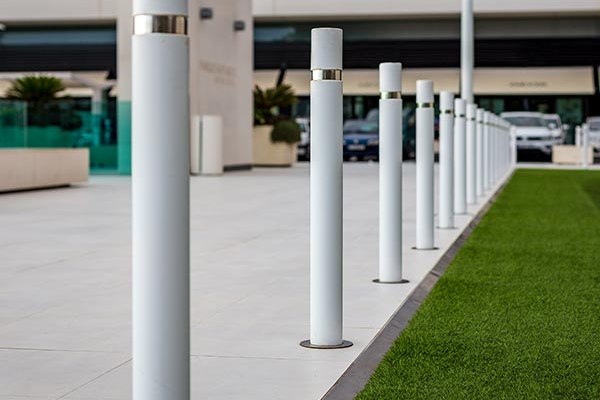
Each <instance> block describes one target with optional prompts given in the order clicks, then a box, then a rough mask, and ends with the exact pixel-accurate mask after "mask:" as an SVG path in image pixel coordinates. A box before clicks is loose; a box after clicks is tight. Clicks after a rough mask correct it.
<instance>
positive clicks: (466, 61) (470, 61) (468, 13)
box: [460, 0, 475, 103]
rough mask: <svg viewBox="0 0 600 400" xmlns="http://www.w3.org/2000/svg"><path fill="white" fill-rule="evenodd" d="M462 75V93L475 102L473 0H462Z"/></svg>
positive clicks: (468, 101) (466, 98)
mask: <svg viewBox="0 0 600 400" xmlns="http://www.w3.org/2000/svg"><path fill="white" fill-rule="evenodd" d="M460 40H461V52H460V54H461V75H460V85H461V90H460V94H461V97H462V99H463V100H465V101H466V102H467V103H473V65H474V53H475V50H474V47H475V44H474V43H475V39H474V28H473V0H462V13H461V35H460Z"/></svg>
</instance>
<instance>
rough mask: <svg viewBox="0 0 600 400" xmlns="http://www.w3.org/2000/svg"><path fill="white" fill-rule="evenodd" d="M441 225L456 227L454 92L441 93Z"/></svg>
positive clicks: (442, 226) (443, 226)
mask: <svg viewBox="0 0 600 400" xmlns="http://www.w3.org/2000/svg"><path fill="white" fill-rule="evenodd" d="M439 227H440V228H441V229H451V228H454V93H451V92H441V93H440V205H439Z"/></svg>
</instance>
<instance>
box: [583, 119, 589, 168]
mask: <svg viewBox="0 0 600 400" xmlns="http://www.w3.org/2000/svg"><path fill="white" fill-rule="evenodd" d="M589 136H590V135H589V129H588V126H587V124H583V125H582V126H581V150H582V155H581V156H582V158H581V160H582V163H581V164H582V165H583V168H586V169H587V168H588V166H589V160H588V156H589V153H590V149H589V147H590V137H589Z"/></svg>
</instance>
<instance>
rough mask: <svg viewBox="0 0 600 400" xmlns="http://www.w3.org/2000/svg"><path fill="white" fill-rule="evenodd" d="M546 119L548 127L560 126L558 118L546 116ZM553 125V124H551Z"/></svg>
mask: <svg viewBox="0 0 600 400" xmlns="http://www.w3.org/2000/svg"><path fill="white" fill-rule="evenodd" d="M544 121H545V122H546V126H547V127H548V128H558V127H559V126H560V122H559V121H558V118H552V117H551V118H544ZM551 125H553V126H551Z"/></svg>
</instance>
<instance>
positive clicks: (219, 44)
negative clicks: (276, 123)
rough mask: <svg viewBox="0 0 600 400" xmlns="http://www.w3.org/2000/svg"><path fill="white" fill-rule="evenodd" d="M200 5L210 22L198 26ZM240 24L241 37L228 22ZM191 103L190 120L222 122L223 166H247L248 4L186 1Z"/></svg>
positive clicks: (242, 0)
mask: <svg viewBox="0 0 600 400" xmlns="http://www.w3.org/2000/svg"><path fill="white" fill-rule="evenodd" d="M200 5H202V7H211V8H213V10H214V17H213V19H210V20H200V18H199V17H198V14H199V10H200ZM235 20H243V21H244V22H245V23H246V29H245V30H244V31H238V32H234V30H233V22H234V21H235ZM189 22H190V24H189V34H190V46H191V47H190V64H191V65H190V100H191V113H192V115H194V114H197V115H204V114H216V115H221V116H222V117H223V131H224V146H223V148H224V154H223V157H224V163H225V165H227V166H240V165H250V164H252V113H253V110H252V102H253V100H252V85H253V41H252V30H253V28H252V8H251V3H250V1H248V0H190V20H189Z"/></svg>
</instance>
